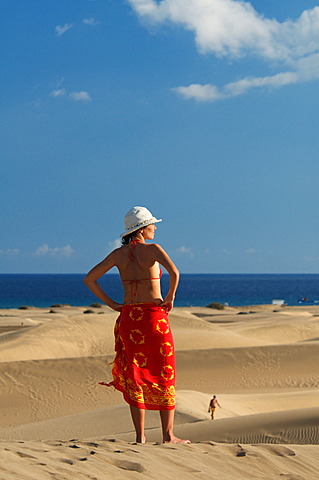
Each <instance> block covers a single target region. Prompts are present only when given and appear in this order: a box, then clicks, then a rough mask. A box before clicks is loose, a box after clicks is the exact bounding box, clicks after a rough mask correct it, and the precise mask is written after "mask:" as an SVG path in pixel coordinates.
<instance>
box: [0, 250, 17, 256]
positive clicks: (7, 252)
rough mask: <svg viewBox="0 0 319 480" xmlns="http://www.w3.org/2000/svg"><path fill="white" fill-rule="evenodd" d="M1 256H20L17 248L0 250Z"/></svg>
mask: <svg viewBox="0 0 319 480" xmlns="http://www.w3.org/2000/svg"><path fill="white" fill-rule="evenodd" d="M0 255H2V256H10V257H11V256H17V255H20V250H19V248H7V249H6V250H0Z"/></svg>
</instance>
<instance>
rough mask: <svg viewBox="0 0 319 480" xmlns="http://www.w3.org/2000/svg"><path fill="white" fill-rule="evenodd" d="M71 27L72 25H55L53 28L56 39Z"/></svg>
mask: <svg viewBox="0 0 319 480" xmlns="http://www.w3.org/2000/svg"><path fill="white" fill-rule="evenodd" d="M72 27H73V23H65V24H64V25H57V26H56V27H55V33H56V35H57V36H58V37H60V36H61V35H63V34H64V33H65V32H67V31H68V30H70V29H71V28H72Z"/></svg>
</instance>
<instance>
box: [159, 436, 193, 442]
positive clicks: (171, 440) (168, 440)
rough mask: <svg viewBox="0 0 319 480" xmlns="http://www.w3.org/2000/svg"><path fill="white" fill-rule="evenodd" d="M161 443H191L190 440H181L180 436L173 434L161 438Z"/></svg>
mask: <svg viewBox="0 0 319 480" xmlns="http://www.w3.org/2000/svg"><path fill="white" fill-rule="evenodd" d="M163 443H174V444H178V443H184V444H189V443H191V441H190V440H183V439H181V438H178V437H175V436H174V435H173V436H171V437H170V438H169V439H164V440H163Z"/></svg>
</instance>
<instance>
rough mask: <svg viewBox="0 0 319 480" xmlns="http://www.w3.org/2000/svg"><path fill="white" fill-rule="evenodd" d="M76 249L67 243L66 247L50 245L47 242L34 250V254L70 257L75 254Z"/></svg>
mask: <svg viewBox="0 0 319 480" xmlns="http://www.w3.org/2000/svg"><path fill="white" fill-rule="evenodd" d="M73 253H74V250H73V248H72V247H71V246H70V245H65V246H64V247H49V245H47V244H46V243H44V244H43V245H40V247H38V248H37V249H36V251H35V252H34V255H36V256H38V257H43V256H46V255H48V256H56V257H70V256H71V255H73Z"/></svg>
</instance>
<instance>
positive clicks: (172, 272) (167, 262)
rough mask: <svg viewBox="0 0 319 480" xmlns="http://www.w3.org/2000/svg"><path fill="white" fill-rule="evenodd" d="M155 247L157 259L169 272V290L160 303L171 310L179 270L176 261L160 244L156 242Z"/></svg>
mask: <svg viewBox="0 0 319 480" xmlns="http://www.w3.org/2000/svg"><path fill="white" fill-rule="evenodd" d="M154 249H155V259H156V261H157V262H158V263H160V264H161V265H162V266H163V267H164V268H165V270H167V272H168V273H169V290H168V293H167V295H166V297H165V298H164V300H163V302H162V303H161V304H160V305H161V307H165V308H167V309H168V310H171V309H172V308H173V303H174V299H175V293H176V290H177V286H178V282H179V271H178V269H177V267H176V265H175V264H174V262H173V261H172V260H171V259H170V257H169V256H168V255H167V253H166V252H165V250H164V249H163V248H162V247H161V246H160V245H157V244H154Z"/></svg>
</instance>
